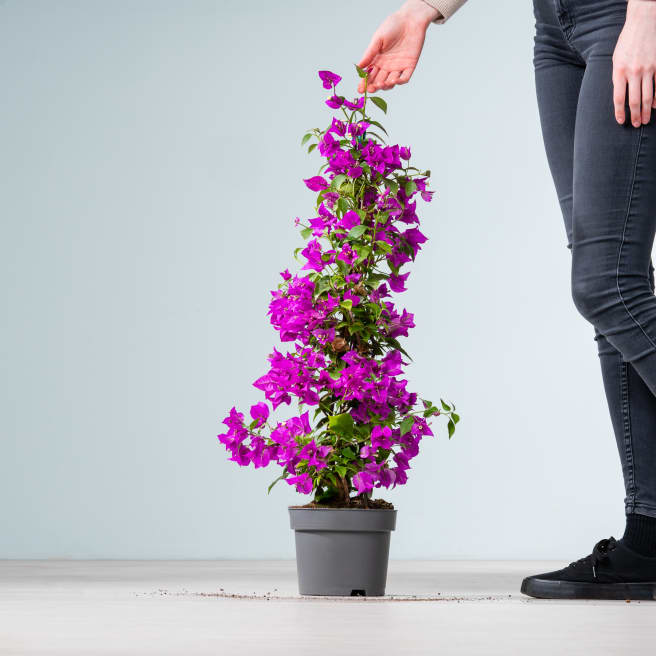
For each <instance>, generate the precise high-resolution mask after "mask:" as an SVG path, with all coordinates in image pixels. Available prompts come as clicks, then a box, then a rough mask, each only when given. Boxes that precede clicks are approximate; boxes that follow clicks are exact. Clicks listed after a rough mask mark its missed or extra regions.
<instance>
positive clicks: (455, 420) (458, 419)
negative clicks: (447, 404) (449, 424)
mask: <svg viewBox="0 0 656 656" xmlns="http://www.w3.org/2000/svg"><path fill="white" fill-rule="evenodd" d="M451 419H453V423H454V424H457V423H458V422H459V421H460V415H457V414H456V413H455V412H454V413H452V414H451Z"/></svg>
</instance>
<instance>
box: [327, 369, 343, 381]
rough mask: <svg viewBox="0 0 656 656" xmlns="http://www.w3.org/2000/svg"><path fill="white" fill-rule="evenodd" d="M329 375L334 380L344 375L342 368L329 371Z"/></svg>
mask: <svg viewBox="0 0 656 656" xmlns="http://www.w3.org/2000/svg"><path fill="white" fill-rule="evenodd" d="M328 375H329V376H330V377H331V378H332V379H333V380H339V378H340V376H341V375H342V370H341V369H339V370H337V371H329V372H328Z"/></svg>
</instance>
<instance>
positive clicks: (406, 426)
mask: <svg viewBox="0 0 656 656" xmlns="http://www.w3.org/2000/svg"><path fill="white" fill-rule="evenodd" d="M414 423H415V418H414V417H413V416H412V415H410V416H409V417H406V418H405V419H404V420H403V421H402V422H401V435H405V434H406V433H407V432H408V431H409V430H410V429H411V428H412V425H413V424H414Z"/></svg>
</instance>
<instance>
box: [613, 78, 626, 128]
mask: <svg viewBox="0 0 656 656" xmlns="http://www.w3.org/2000/svg"><path fill="white" fill-rule="evenodd" d="M625 101H626V77H625V76H624V74H623V73H622V72H621V71H619V70H617V69H616V68H614V69H613V105H614V106H615V120H616V121H617V122H618V123H621V124H623V123H624V121H625V120H626V112H625V111H624V103H625Z"/></svg>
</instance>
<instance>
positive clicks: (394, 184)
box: [385, 180, 399, 194]
mask: <svg viewBox="0 0 656 656" xmlns="http://www.w3.org/2000/svg"><path fill="white" fill-rule="evenodd" d="M385 184H386V185H387V186H388V187H389V188H390V190H391V191H392V194H396V193H397V192H398V190H399V183H398V182H397V181H396V180H385Z"/></svg>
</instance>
